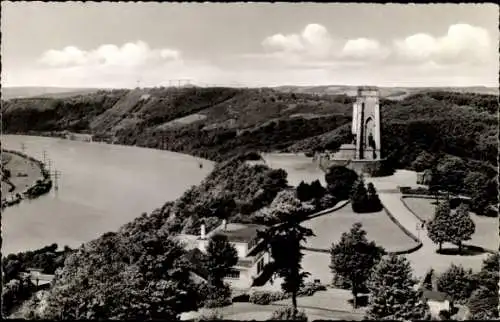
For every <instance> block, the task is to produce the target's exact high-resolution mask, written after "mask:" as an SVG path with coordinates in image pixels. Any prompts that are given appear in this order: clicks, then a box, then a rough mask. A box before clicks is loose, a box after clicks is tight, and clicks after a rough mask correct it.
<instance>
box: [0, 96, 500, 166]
mask: <svg viewBox="0 0 500 322" xmlns="http://www.w3.org/2000/svg"><path fill="white" fill-rule="evenodd" d="M318 88H320V89H322V91H323V93H325V92H329V93H332V92H334V91H335V90H337V92H336V94H333V95H313V94H309V93H301V92H299V93H297V92H294V90H292V89H288V92H287V90H286V88H283V87H282V88H281V90H277V89H271V88H260V89H257V88H253V89H252V88H226V87H212V88H198V87H191V88H165V87H159V88H158V87H157V88H141V89H132V90H129V89H122V90H98V91H95V92H92V93H87V94H81V93H80V94H78V95H76V96H72V97H65V98H61V97H59V98H54V97H51V96H50V95H48V96H47V97H31V98H17V99H10V100H7V101H4V102H3V104H2V117H3V131H4V133H31V134H33V135H38V134H40V133H42V132H61V131H64V130H69V131H73V132H85V133H91V134H93V135H94V138H95V139H96V140H105V141H112V142H116V143H120V144H125V145H138V146H145V147H150V148H162V149H167V150H172V151H176V152H182V153H188V154H191V155H196V156H199V157H203V158H208V159H211V160H215V161H220V160H224V159H227V158H229V157H231V156H234V155H237V154H239V153H240V152H247V151H251V150H259V151H266V152H267V151H277V150H278V151H290V152H296V151H297V152H298V151H303V152H304V151H308V152H310V151H313V150H321V149H336V148H337V147H338V146H340V144H342V143H347V142H350V140H351V139H352V138H351V133H350V122H351V117H352V103H353V100H354V97H351V96H348V95H347V94H350V93H353V92H354V91H355V87H348V86H344V87H336V88H335V87H333V88H332V87H318ZM299 89H300V88H299ZM87 90H88V89H87ZM391 90H392V92H390V91H391ZM462 90H464V89H462ZM289 91H292V92H289ZM302 91H306V92H307V91H308V90H307V89H302ZM381 91H382V99H381V107H382V114H383V124H382V127H383V133H382V134H383V136H384V138H383V140H384V147H385V148H384V149H385V151H384V154H385V155H388V156H391V158H392V159H393V160H394V162H396V163H398V166H401V167H406V166H408V165H409V164H410V163H411V162H412V161H413V159H414V158H415V157H416V156H417V155H418V153H419V152H420V151H423V150H425V151H430V150H433V151H442V152H445V153H449V154H453V155H456V156H460V157H464V158H471V159H475V160H480V161H488V162H489V163H490V164H495V165H496V163H497V161H496V160H497V151H498V147H497V142H498V140H497V138H498V119H497V117H498V98H497V96H495V95H487V94H484V95H483V94H477V93H457V92H450V91H444V89H441V90H436V89H432V90H425V89H421V88H419V89H418V92H415V93H411V91H410V90H408V89H386V88H382V89H381ZM67 93H68V92H67ZM69 93H75V92H69ZM410 93H411V94H410ZM396 96H399V97H400V98H399V99H397V100H394V99H388V98H393V97H396ZM424 132H425V133H424ZM402 151H404V153H403V152H402Z"/></svg>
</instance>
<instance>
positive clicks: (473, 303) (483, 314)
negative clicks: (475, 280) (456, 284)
mask: <svg viewBox="0 0 500 322" xmlns="http://www.w3.org/2000/svg"><path fill="white" fill-rule="evenodd" d="M467 307H468V309H469V312H470V317H469V318H470V319H471V320H496V319H498V289H497V290H496V291H495V289H489V288H487V287H482V286H481V287H480V288H478V289H477V290H475V291H474V293H472V295H471V297H470V298H469V301H468V302H467Z"/></svg>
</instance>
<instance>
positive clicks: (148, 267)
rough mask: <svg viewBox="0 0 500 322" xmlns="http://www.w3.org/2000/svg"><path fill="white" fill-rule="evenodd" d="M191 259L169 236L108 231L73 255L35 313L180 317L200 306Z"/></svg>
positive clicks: (86, 316) (59, 316) (70, 316)
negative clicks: (191, 274) (192, 276)
mask: <svg viewBox="0 0 500 322" xmlns="http://www.w3.org/2000/svg"><path fill="white" fill-rule="evenodd" d="M185 255H186V253H185V251H184V249H183V248H182V247H181V246H180V245H179V244H178V243H177V242H176V241H174V240H172V239H171V238H169V237H168V236H167V235H160V234H158V233H156V232H146V231H141V232H137V233H135V234H133V235H131V236H129V237H127V238H125V236H124V235H122V234H117V233H106V234H104V235H103V236H102V237H100V238H98V239H97V240H94V241H91V242H89V243H87V244H85V245H83V246H82V247H81V248H79V249H78V250H77V251H75V252H74V253H72V254H71V255H69V257H68V258H67V259H66V261H65V265H64V268H63V269H62V270H61V271H60V272H59V273H58V274H57V275H56V278H55V281H54V286H52V288H51V289H50V291H49V292H48V294H47V297H46V300H44V304H43V307H41V306H40V307H38V309H40V310H38V309H37V308H33V310H34V311H36V312H38V314H39V315H40V317H41V318H42V319H58V320H59V319H70V320H73V319H120V320H121V319H134V320H136V319H137V320H150V319H162V320H163V319H168V320H171V319H178V317H179V315H180V314H181V313H182V312H187V311H191V310H196V309H197V308H198V306H199V303H200V298H199V294H198V291H197V288H196V285H195V284H194V283H193V282H192V281H191V278H190V264H189V262H188V261H187V259H186V257H185ZM40 305H42V304H40ZM26 314H28V315H29V312H26Z"/></svg>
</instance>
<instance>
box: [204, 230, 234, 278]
mask: <svg viewBox="0 0 500 322" xmlns="http://www.w3.org/2000/svg"><path fill="white" fill-rule="evenodd" d="M237 262H238V253H237V251H236V249H235V248H234V246H233V245H231V244H230V243H229V241H228V239H227V236H225V235H220V234H216V235H214V236H212V237H210V239H209V241H208V246H207V261H206V269H207V271H208V274H209V276H208V278H209V282H210V284H212V285H213V286H216V287H222V286H223V285H224V282H223V280H224V277H225V276H226V275H227V274H228V273H229V272H230V270H231V268H232V267H233V266H234V265H236V263H237Z"/></svg>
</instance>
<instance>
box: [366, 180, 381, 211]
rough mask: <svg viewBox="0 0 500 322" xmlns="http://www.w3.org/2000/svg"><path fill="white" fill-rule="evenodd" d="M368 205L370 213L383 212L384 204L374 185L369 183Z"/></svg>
mask: <svg viewBox="0 0 500 322" xmlns="http://www.w3.org/2000/svg"><path fill="white" fill-rule="evenodd" d="M367 191H368V205H369V210H370V212H376V211H380V210H382V202H381V201H380V198H379V197H378V194H377V190H376V189H375V186H374V185H373V183H371V182H369V183H368V189H367Z"/></svg>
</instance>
